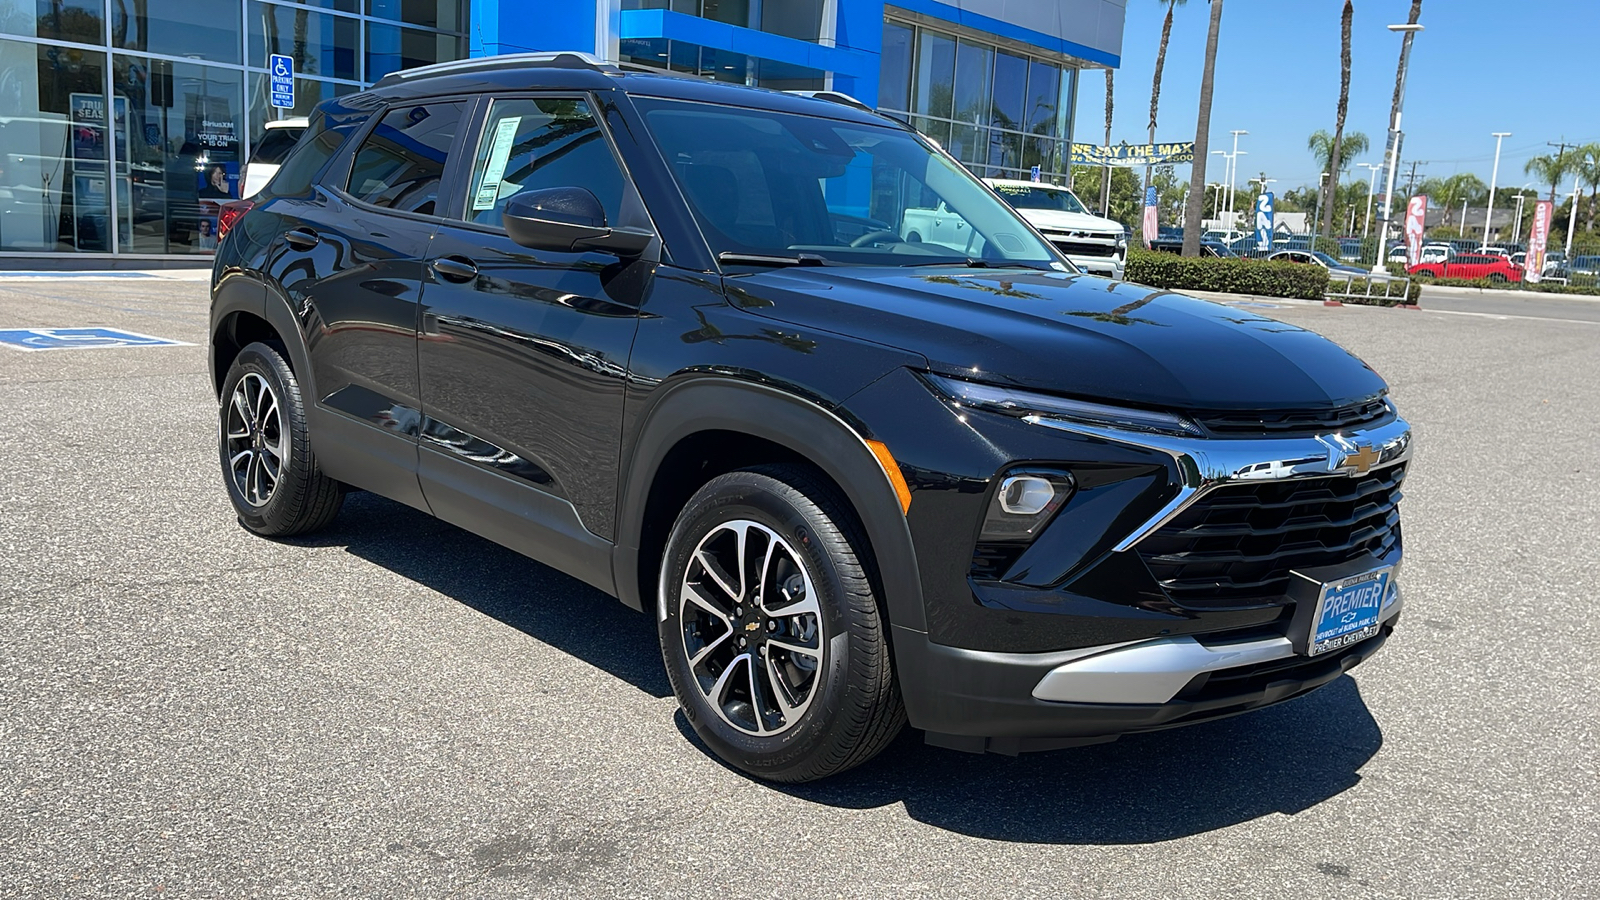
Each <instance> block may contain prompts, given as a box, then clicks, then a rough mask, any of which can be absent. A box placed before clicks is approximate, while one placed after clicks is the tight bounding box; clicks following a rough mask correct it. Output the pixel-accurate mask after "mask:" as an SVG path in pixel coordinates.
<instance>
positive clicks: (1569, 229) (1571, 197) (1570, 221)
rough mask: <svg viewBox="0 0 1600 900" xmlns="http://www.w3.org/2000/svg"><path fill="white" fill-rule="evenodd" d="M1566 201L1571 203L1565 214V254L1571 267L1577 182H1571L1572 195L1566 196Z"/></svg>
mask: <svg viewBox="0 0 1600 900" xmlns="http://www.w3.org/2000/svg"><path fill="white" fill-rule="evenodd" d="M1567 199H1568V200H1571V201H1572V212H1570V213H1568V214H1567V250H1566V254H1567V265H1569V266H1570V265H1572V230H1573V229H1574V228H1577V227H1578V187H1577V181H1576V180H1574V181H1573V187H1572V193H1570V194H1568V195H1567Z"/></svg>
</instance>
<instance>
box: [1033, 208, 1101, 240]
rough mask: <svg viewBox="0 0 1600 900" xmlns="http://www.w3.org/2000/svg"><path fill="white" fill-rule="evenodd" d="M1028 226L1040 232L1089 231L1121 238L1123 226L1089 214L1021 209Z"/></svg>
mask: <svg viewBox="0 0 1600 900" xmlns="http://www.w3.org/2000/svg"><path fill="white" fill-rule="evenodd" d="M1017 212H1018V213H1019V214H1021V216H1022V217H1023V218H1024V219H1027V220H1028V224H1030V225H1032V226H1033V227H1035V228H1037V229H1039V230H1040V231H1088V232H1095V233H1112V234H1116V235H1118V236H1120V235H1121V234H1122V226H1121V225H1118V224H1117V223H1116V222H1113V221H1111V220H1110V219H1102V218H1100V217H1099V216H1091V215H1089V214H1087V213H1075V212H1062V211H1061V210H1055V209H1019V210H1017Z"/></svg>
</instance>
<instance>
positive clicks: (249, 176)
mask: <svg viewBox="0 0 1600 900" xmlns="http://www.w3.org/2000/svg"><path fill="white" fill-rule="evenodd" d="M306 125H307V120H306V118H305V117H304V116H296V117H293V118H288V119H277V120H274V121H271V122H268V123H267V126H266V129H265V130H264V131H263V132H262V134H261V137H259V138H257V139H256V141H255V146H254V147H253V148H252V150H251V152H250V162H249V163H247V164H246V165H245V167H244V184H243V185H242V186H241V187H240V190H239V196H241V197H254V196H255V195H256V194H258V193H260V192H261V189H262V188H264V187H266V186H267V182H268V181H270V180H271V179H272V176H273V175H276V174H277V172H278V166H280V165H282V164H283V159H284V157H286V156H288V155H289V151H290V150H293V149H294V145H295V144H296V143H297V142H298V141H299V140H300V136H301V135H303V134H305V131H306Z"/></svg>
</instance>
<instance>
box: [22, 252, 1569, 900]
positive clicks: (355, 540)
mask: <svg viewBox="0 0 1600 900" xmlns="http://www.w3.org/2000/svg"><path fill="white" fill-rule="evenodd" d="M1547 302H1548V301H1547ZM1555 302H1560V301H1555ZM1251 311H1253V312H1262V313H1264V314H1267V315H1271V316H1275V317H1278V318H1281V319H1283V320H1285V321H1287V322H1291V323H1294V324H1297V325H1303V326H1306V327H1308V328H1312V329H1315V330H1317V331H1320V332H1322V333H1324V334H1327V335H1328V336H1329V337H1332V338H1333V339H1335V340H1337V341H1339V342H1340V343H1342V344H1344V345H1345V346H1347V347H1349V348H1350V349H1351V350H1353V351H1355V352H1356V353H1358V354H1359V355H1361V356H1363V357H1364V358H1365V359H1367V360H1368V361H1369V362H1370V363H1371V364H1372V365H1373V366H1374V367H1375V368H1376V369H1377V370H1378V371H1379V372H1380V373H1382V374H1383V375H1384V376H1385V377H1386V378H1388V379H1389V381H1390V382H1391V384H1392V385H1393V387H1394V395H1395V397H1396V399H1397V402H1398V403H1399V405H1400V407H1401V409H1402V411H1403V412H1404V413H1405V414H1406V415H1407V416H1408V417H1409V418H1410V419H1411V421H1412V422H1413V423H1414V425H1415V426H1416V432H1417V437H1418V441H1419V445H1418V453H1417V460H1416V463H1415V464H1414V468H1413V472H1412V474H1411V476H1410V477H1409V478H1408V479H1407V482H1406V500H1405V503H1404V506H1403V509H1404V515H1405V529H1406V546H1407V558H1406V563H1405V568H1404V573H1403V584H1404V585H1405V587H1406V591H1407V594H1406V602H1407V611H1406V614H1405V617H1404V620H1403V622H1402V626H1401V628H1400V630H1399V632H1398V633H1397V634H1396V635H1395V638H1394V639H1393V640H1392V641H1391V642H1390V644H1389V646H1388V647H1387V648H1385V649H1384V651H1383V652H1382V653H1380V654H1378V655H1377V656H1376V657H1375V658H1374V659H1373V660H1372V661H1371V662H1369V663H1367V664H1366V665H1364V666H1362V667H1361V668H1359V669H1357V670H1356V671H1355V672H1354V673H1353V674H1352V675H1350V676H1346V677H1344V678H1341V679H1340V680H1338V681H1337V682H1334V683H1333V684H1331V685H1329V686H1328V687H1326V688H1324V689H1323V690H1321V691H1319V692H1317V693H1315V694H1312V695H1310V696H1309V697H1306V698H1303V699H1300V700H1297V701H1293V702H1291V703H1288V704H1285V705H1282V706H1279V707H1275V708H1272V709H1269V710H1265V711H1261V712H1257V713H1252V714H1249V715H1246V716H1243V717H1239V718H1234V719H1230V720H1226V721H1222V722H1217V723H1212V724H1208V725H1201V726H1195V727H1192V728H1187V729H1180V730H1177V731H1171V732H1165V733H1160V734H1154V735H1144V736H1135V737H1130V738H1126V739H1123V740H1121V741H1118V742H1116V743H1113V744H1107V745H1101V746H1095V747H1088V748H1081V749H1077V750H1068V751H1059V752H1055V753H1048V754H1039V755H1032V756H1024V757H1020V758H1016V759H1011V758H1005V757H1000V756H987V757H978V756H968V755H964V754H958V753H954V752H951V751H945V750H937V749H933V748H928V747H925V746H923V745H922V743H921V738H920V735H918V734H916V733H914V732H907V733H906V734H905V735H904V736H903V737H902V738H901V739H900V741H899V742H898V743H897V744H896V745H894V746H893V747H892V748H891V749H890V750H889V751H888V752H887V753H885V754H884V755H883V756H882V757H880V758H879V759H877V760H875V761H874V762H872V763H870V764H868V765H867V766H865V767H863V768H861V769H859V770H856V771H854V772H851V773H849V774H847V775H845V776H842V777H840V778H837V779H835V780H832V781H829V782H824V783H821V784H816V785H809V786H801V787H787V788H774V787H770V786H766V785H763V784H760V783H756V782H752V781H750V780H749V779H747V778H745V777H743V776H741V775H740V774H738V773H736V772H734V771H732V770H730V769H727V768H725V767H723V766H722V765H720V764H718V763H717V762H716V761H715V760H714V759H712V758H711V757H710V756H708V755H707V754H706V753H704V752H702V750H701V749H700V748H699V747H698V746H697V745H696V744H695V742H694V740H693V738H692V732H690V731H689V729H688V728H687V726H686V725H685V724H684V722H683V720H682V718H681V717H679V716H678V715H676V704H675V702H674V701H673V700H672V699H671V693H670V690H669V688H668V685H667V681H666V678H665V676H664V675H663V674H662V672H661V669H660V664H659V659H658V656H657V649H656V643H655V636H654V629H653V625H652V623H651V622H650V621H649V620H648V618H647V617H645V616H641V615H638V614H636V613H633V612H630V611H628V610H626V609H625V608H623V607H622V606H621V605H620V604H617V603H616V602H615V601H612V600H610V599H608V598H606V597H604V596H601V595H600V594H598V593H597V592H595V591H594V590H592V589H589V588H587V587H584V586H583V585H581V584H579V583H578V582H576V581H574V580H572V579H570V578H567V577H565V576H562V575H559V574H557V573H555V572H553V571H551V570H549V569H546V568H544V567H542V566H540V565H538V564H536V563H533V562H531V561H527V560H525V559H522V558H520V557H518V556H516V555H514V554H512V553H510V552H509V551H505V550H503V549H500V548H499V547H497V546H495V545H493V544H490V543H488V542H486V541H483V540H480V539H478V538H476V537H473V536H470V535H468V534H466V533H464V532H461V531H459V530H456V529H454V528H452V527H449V526H446V525H443V524H441V523H438V522H436V521H433V520H431V519H429V518H426V517H425V516H423V515H422V514H420V513H417V512H414V511H412V510H410V509H408V508H406V507H402V506H400V505H398V504H395V503H390V502H388V501H384V500H381V499H378V498H375V497H372V496H370V495H356V496H353V497H352V498H351V500H350V502H348V503H347V504H346V506H345V508H344V511H343V512H342V513H341V515H340V517H339V518H338V520H337V521H336V523H335V525H334V527H333V528H332V529H331V530H329V531H327V532H325V533H322V534H319V535H317V536H315V537H314V538H311V539H307V540H296V541H290V542H285V543H273V542H270V541H265V540H262V539H258V538H254V537H252V536H250V535H248V534H247V533H246V532H245V531H244V530H243V529H241V528H240V527H239V526H238V525H237V523H236V522H235V521H234V519H233V516H232V513H231V509H230V507H229V505H228V501H227V499H226V497H225V495H224V493H223V489H222V486H221V483H220V475H219V474H218V472H217V464H216V460H215V455H214V454H215V451H214V446H213V440H214V437H213V435H214V433H215V428H216V425H215V400H214V398H213V396H212V395H211V393H210V386H209V383H208V381H207V378H206V376H205V362H204V360H205V351H204V346H203V345H204V342H205V329H206V296H205V284H204V283H203V282H201V281H181V280H167V279H138V278H119V279H105V280H96V279H84V278H73V279H59V280H47V279H27V280H21V279H4V278H0V329H5V328H20V327H29V326H102V325H103V326H116V327H121V328H126V329H129V330H131V331H134V332H139V333H142V334H147V335H155V336H160V337H166V338H172V339H176V340H179V341H186V342H190V343H191V344H192V346H176V347H143V348H131V349H97V350H72V351H60V352H39V353H24V352H20V351H16V350H13V349H10V348H7V347H3V346H0V573H3V574H0V796H3V797H4V803H3V804H0V859H3V860H4V861H5V864H4V865H0V896H5V897H144V896H150V897H155V896H162V897H227V898H243V897H335V896H339V897H384V898H399V897H464V898H480V897H482V898H493V897H507V898H511V897H516V898H527V897H547V896H548V897H561V896H575V897H576V896H581V897H605V896H619V897H661V896H684V897H779V896H782V897H836V896H837V897H886V896H946V897H983V898H993V897H1106V898H1138V897H1152V898H1154V897H1229V898H1243V897H1283V896H1298V897H1340V898H1346V897H1395V898H1420V897H1430V898H1431V897H1438V898H1467V897H1474V898H1475V897H1506V898H1540V897H1552V898H1554V897H1559V898H1572V897H1595V896H1600V849H1597V848H1600V790H1597V789H1600V751H1597V750H1596V738H1597V737H1600V728H1597V725H1600V704H1597V703H1596V699H1595V697H1596V691H1597V688H1600V634H1597V629H1596V627H1595V620H1596V615H1595V611H1596V599H1595V586H1596V584H1597V583H1600V391H1597V389H1596V385H1597V384H1600V348H1597V345H1600V325H1592V324H1585V323H1579V322H1574V321H1563V320H1562V317H1559V316H1557V317H1547V318H1545V319H1540V318H1531V317H1530V318H1523V317H1518V318H1493V317H1490V316H1485V315H1460V314H1452V313H1447V312H1429V311H1426V310H1424V311H1405V310H1377V309H1367V308H1354V307H1345V308H1343V309H1331V308H1324V307H1322V306H1320V305H1318V306H1312V305H1282V306H1262V305H1252V306H1251ZM1574 318H1582V317H1581V316H1579V317H1574Z"/></svg>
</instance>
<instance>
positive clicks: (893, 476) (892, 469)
mask: <svg viewBox="0 0 1600 900" xmlns="http://www.w3.org/2000/svg"><path fill="white" fill-rule="evenodd" d="M867 446H868V447H871V448H872V455H873V456H876V457H877V458H878V465H880V466H883V474H885V475H887V476H889V483H890V484H892V485H894V495H895V496H896V497H898V498H899V499H900V514H901V515H905V514H906V513H908V512H910V511H911V487H910V485H908V484H906V477H905V476H904V475H901V474H900V464H899V463H897V462H895V461H894V454H893V453H890V452H889V448H888V446H886V445H885V444H884V443H883V441H867Z"/></svg>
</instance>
